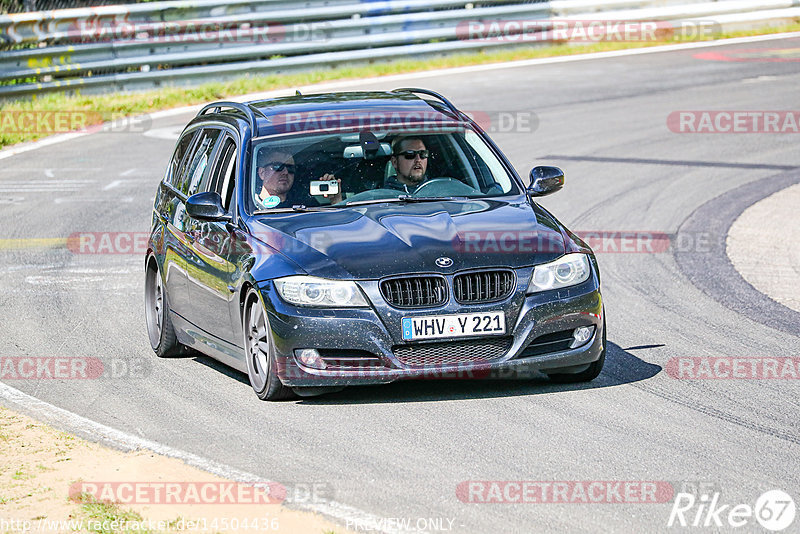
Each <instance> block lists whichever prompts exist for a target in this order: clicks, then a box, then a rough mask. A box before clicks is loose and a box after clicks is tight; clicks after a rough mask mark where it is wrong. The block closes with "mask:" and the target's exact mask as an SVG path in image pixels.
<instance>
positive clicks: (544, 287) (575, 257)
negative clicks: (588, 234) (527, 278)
mask: <svg viewBox="0 0 800 534" xmlns="http://www.w3.org/2000/svg"><path fill="white" fill-rule="evenodd" d="M590 272H591V271H590V270H589V257H588V256H587V255H586V254H579V253H576V254H566V255H564V256H561V257H560V258H558V259H557V260H555V261H552V262H550V263H544V264H542V265H537V266H536V267H534V269H533V276H532V277H531V283H530V284H528V293H535V292H537V291H548V290H550V289H560V288H562V287H569V286H574V285H577V284H580V283H581V282H585V281H586V280H588V279H589V274H590Z"/></svg>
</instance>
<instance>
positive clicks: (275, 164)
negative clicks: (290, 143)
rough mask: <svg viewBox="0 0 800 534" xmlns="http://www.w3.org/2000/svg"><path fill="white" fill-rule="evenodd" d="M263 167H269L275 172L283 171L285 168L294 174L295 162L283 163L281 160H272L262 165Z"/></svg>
mask: <svg viewBox="0 0 800 534" xmlns="http://www.w3.org/2000/svg"><path fill="white" fill-rule="evenodd" d="M262 167H269V168H270V169H272V170H273V171H275V172H281V171H282V170H283V169H286V170H287V171H289V174H294V164H292V163H282V162H280V161H270V162H269V163H267V164H265V165H262Z"/></svg>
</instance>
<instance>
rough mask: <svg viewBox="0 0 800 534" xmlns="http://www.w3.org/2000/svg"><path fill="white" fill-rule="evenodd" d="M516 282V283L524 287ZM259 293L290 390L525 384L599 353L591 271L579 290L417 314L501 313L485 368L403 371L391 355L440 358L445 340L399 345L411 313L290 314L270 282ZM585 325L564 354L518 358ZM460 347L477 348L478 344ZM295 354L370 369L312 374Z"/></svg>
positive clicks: (369, 289)
mask: <svg viewBox="0 0 800 534" xmlns="http://www.w3.org/2000/svg"><path fill="white" fill-rule="evenodd" d="M523 276H524V275H521V276H520V278H521V279H523V280H524V279H525V278H524V277H523ZM360 285H362V289H364V291H365V293H367V295H368V297H369V298H370V300H371V301H372V302H373V303H375V302H376V301H377V299H376V296H377V294H376V291H377V282H376V283H375V284H374V286H370V285H369V283H366V284H362V283H360ZM260 290H261V292H262V295H263V297H264V302H265V303H266V305H267V308H268V309H267V313H268V316H269V321H270V328H271V330H272V333H273V339H274V342H275V349H276V364H277V369H278V376H279V378H280V379H281V382H283V383H284V384H285V385H287V386H292V387H329V386H347V385H359V384H362V385H363V384H383V383H389V382H393V381H396V380H403V379H466V380H469V379H481V378H500V379H510V378H531V377H533V376H536V375H537V373H539V372H548V371H550V370H552V371H555V370H557V369H558V370H563V371H567V372H580V371H581V370H582V368H585V367H586V366H588V365H589V364H591V363H592V362H594V361H597V360H598V359H599V358H600V357H601V355H602V352H603V350H604V346H603V344H604V337H605V336H604V335H603V317H602V314H603V304H602V297H601V294H600V288H599V285H598V283H597V275H596V271H595V272H594V273H593V275H592V276H591V277H590V279H589V280H587V281H586V282H584V283H583V284H580V285H578V286H574V287H571V288H568V289H562V290H554V291H548V292H543V293H538V294H534V295H525V288H518V290H517V291H516V292H515V294H514V295H513V296H512V297H511V298H510V299H508V301H506V302H502V303H497V304H494V305H483V306H473V307H468V308H466V307H463V306H461V307H458V306H455V307H450V308H448V307H445V308H442V309H440V310H433V311H432V310H425V311H424V313H427V314H431V315H433V314H439V313H442V314H444V313H454V312H455V313H462V312H473V311H488V310H503V311H504V312H505V315H506V320H507V329H506V330H507V333H506V336H507V337H510V338H511V339H510V340H507V341H508V345H509V348H508V349H507V350H503V352H502V354H499V355H498V354H495V355H494V356H493V357H491V358H487V359H485V360H481V361H474V360H473V361H463V362H455V363H453V362H452V361H449V362H448V363H440V364H431V365H422V366H421V365H407V364H405V363H404V362H403V360H401V359H400V358H398V356H397V354H396V350H397V349H398V348H399V347H407V346H409V345H411V346H415V347H421V346H423V345H427V344H429V343H436V344H440V346H441V348H442V349H443V350H444V352H447V350H446V349H447V347H446V345H445V344H446V343H448V340H436V341H420V342H405V341H403V340H402V339H401V336H400V334H399V325H400V320H401V317H403V316H407V315H408V314H410V313H412V312H409V311H407V310H395V309H391V308H388V307H387V308H377V309H373V308H351V309H337V310H323V309H312V308H298V307H294V306H290V305H287V304H286V303H285V302H283V301H282V300H281V299H280V298H279V297H278V296H277V292H276V291H275V288H274V286H273V285H272V284H271V283H270V282H266V283H264V284H262V285H261V287H260ZM418 313H419V312H418ZM387 323H388V324H387ZM590 325H594V326H595V329H594V333H593V335H592V337H591V338H590V339H589V340H588V341H587V342H586V343H585V344H583V345H582V346H580V347H577V348H574V349H565V350H564V349H563V347H562V349H561V350H554V351H551V352H544V353H540V354H537V355H534V356H527V355H526V354H525V353H526V352H529V351H526V348H529V345H531V343H532V342H534V341H535V340H537V339H540V338H541V336H545V335H548V334H553V333H557V332H565V331H569V330H573V329H575V328H577V327H580V326H590ZM468 339H470V340H476V341H480V339H481V338H468ZM483 339H486V340H488V339H489V338H483ZM450 341H456V340H450ZM299 349H318V350H319V351H320V353H321V354H323V355H324V354H330V353H331V352H335V353H336V354H340V355H345V356H346V355H347V354H358V355H371V356H372V357H373V361H372V363H371V364H370V365H361V364H356V365H351V366H347V367H342V366H339V367H329V368H327V369H313V368H310V367H307V366H305V365H303V364H301V363H300V362H299V361H298V360H297V358H296V352H295V351H296V350H299ZM450 360H452V358H451V359H450ZM567 368H569V369H567Z"/></svg>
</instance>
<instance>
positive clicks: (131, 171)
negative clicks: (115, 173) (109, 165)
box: [119, 168, 136, 176]
mask: <svg viewBox="0 0 800 534" xmlns="http://www.w3.org/2000/svg"><path fill="white" fill-rule="evenodd" d="M134 172H136V169H135V168H133V169H128V170H127V171H125V172H121V173H119V175H120V176H130V175H131V174H133V173H134Z"/></svg>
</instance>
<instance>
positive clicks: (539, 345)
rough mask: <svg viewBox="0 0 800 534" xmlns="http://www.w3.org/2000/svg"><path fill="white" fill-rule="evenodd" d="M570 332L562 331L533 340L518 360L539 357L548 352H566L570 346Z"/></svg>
mask: <svg viewBox="0 0 800 534" xmlns="http://www.w3.org/2000/svg"><path fill="white" fill-rule="evenodd" d="M572 332H573V331H572V330H562V331H561V332H553V333H552V334H545V335H543V336H539V337H537V338H536V339H534V340H533V341H532V342H531V343H530V345H528V346H527V347H525V350H523V351H522V354H520V355H519V356H518V358H526V357H528V356H540V355H542V354H548V353H550V352H559V351H562V350H568V349H569V346H570V345H571V344H572V340H573V338H572Z"/></svg>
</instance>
